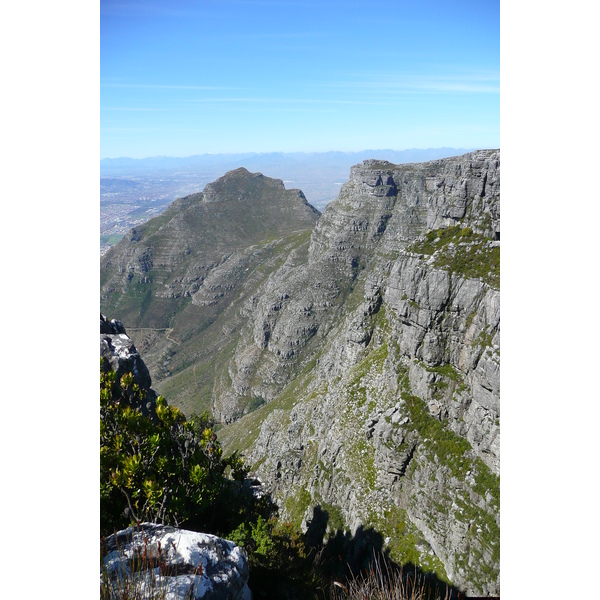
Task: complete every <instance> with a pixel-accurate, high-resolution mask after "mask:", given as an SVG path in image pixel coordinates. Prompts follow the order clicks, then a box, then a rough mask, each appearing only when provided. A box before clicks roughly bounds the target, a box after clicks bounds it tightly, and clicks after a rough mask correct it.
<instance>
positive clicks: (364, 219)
mask: <svg viewBox="0 0 600 600" xmlns="http://www.w3.org/2000/svg"><path fill="white" fill-rule="evenodd" d="M499 162H500V161H499V152H496V151H480V152H476V153H472V154H469V155H466V156H463V157H458V158H456V159H445V160H441V161H434V162H432V163H425V164H418V165H401V166H394V165H391V164H389V163H388V164H384V163H381V162H378V161H366V162H365V163H363V164H362V165H360V166H357V167H354V168H353V169H352V173H351V178H350V180H349V182H348V183H347V184H346V185H344V186H343V188H342V190H341V192H340V195H339V197H338V199H337V200H336V201H334V202H333V203H331V204H330V205H329V206H328V207H327V208H326V209H325V211H324V213H323V216H322V217H321V219H320V220H319V222H318V223H317V226H316V228H315V231H314V233H313V235H312V237H311V241H310V246H309V248H308V251H307V256H306V257H304V262H301V263H300V262H298V263H296V262H295V261H289V262H290V264H289V265H288V266H287V268H286V269H285V270H280V271H276V272H274V273H273V274H272V275H271V277H270V279H269V280H268V281H267V282H266V284H265V285H264V286H263V287H262V288H260V291H259V293H258V294H257V295H256V298H255V299H254V301H253V302H248V303H247V304H246V306H245V308H244V310H245V317H246V319H247V321H246V325H245V332H246V337H245V339H246V344H245V345H244V347H243V350H238V352H237V353H236V354H235V355H234V357H233V360H232V363H231V367H230V375H231V380H232V385H231V388H230V389H229V390H228V391H227V393H225V394H223V395H222V396H220V398H219V399H216V401H215V403H216V409H217V411H220V413H221V415H223V417H224V419H225V420H226V419H227V417H228V411H229V408H230V406H232V400H231V399H232V398H234V397H235V395H236V393H237V394H239V393H240V392H241V391H242V389H243V387H242V386H243V385H244V384H245V385H247V386H248V388H251V389H252V391H248V389H246V390H244V393H245V394H247V395H251V396H252V395H260V396H261V397H263V398H265V399H267V400H272V401H271V402H270V403H269V404H267V405H266V406H263V407H261V408H259V409H258V410H257V411H256V412H254V413H252V414H250V415H248V416H246V417H244V418H243V419H242V420H241V421H239V422H238V423H234V424H233V425H230V426H229V427H227V428H225V430H224V431H223V432H222V434H221V436H222V439H223V440H224V441H225V443H226V444H227V443H229V444H230V445H232V446H233V447H240V448H248V449H249V450H248V458H249V460H250V462H251V463H254V464H255V467H256V472H257V474H258V475H259V476H260V477H261V478H262V479H263V480H265V481H266V482H267V483H268V484H269V485H270V486H272V488H273V490H274V493H275V495H276V496H277V497H278V498H279V499H280V502H281V506H282V509H283V510H284V512H285V513H286V515H287V516H288V517H289V518H292V519H293V520H295V521H296V522H297V523H298V524H300V523H301V524H303V525H304V526H306V524H307V523H308V522H309V521H310V519H311V515H312V511H313V507H314V506H316V505H319V506H320V507H321V508H322V509H323V508H326V509H327V511H328V513H329V515H330V519H331V521H332V523H334V522H335V523H336V524H337V526H339V525H340V523H343V527H345V528H347V529H348V530H349V531H351V532H354V531H356V530H357V528H358V527H359V526H361V525H362V526H372V527H375V528H376V529H377V530H378V531H380V532H381V533H382V534H383V535H385V538H386V541H387V544H388V547H389V548H390V549H391V551H392V553H393V555H394V556H396V557H398V559H399V560H405V561H408V560H410V561H412V562H417V563H418V564H419V565H422V566H424V567H425V568H427V569H430V570H434V571H436V572H437V573H438V575H440V576H441V577H447V578H448V579H449V580H451V581H452V582H453V583H454V584H456V585H458V586H459V587H461V588H463V589H465V590H466V591H467V592H468V593H471V594H487V593H491V594H495V593H498V592H499V578H498V575H499V478H498V476H499V419H500V409H499V341H500V314H499V243H500V242H499V232H500V223H499ZM238 348H240V346H238ZM290 372H292V373H293V377H290V376H287V374H288V373H290ZM282 384H283V385H285V384H287V386H286V387H284V388H283V389H281V385H282ZM236 386H237V387H236ZM252 386H253V388H252ZM278 386H279V387H278Z"/></svg>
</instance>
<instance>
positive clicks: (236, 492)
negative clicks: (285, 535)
mask: <svg viewBox="0 0 600 600" xmlns="http://www.w3.org/2000/svg"><path fill="white" fill-rule="evenodd" d="M146 395H147V393H146V391H145V390H143V389H140V388H139V386H138V385H137V384H135V383H133V376H132V375H131V374H125V375H123V376H122V377H121V379H120V381H117V378H116V374H115V373H114V371H110V370H104V369H103V368H102V364H101V370H100V530H101V532H102V533H111V532H112V531H113V530H115V529H122V528H124V527H127V526H129V525H132V524H134V523H136V522H139V521H152V522H157V523H166V524H173V525H182V524H185V525H186V526H187V527H189V528H192V529H194V528H196V529H198V530H202V531H208V532H217V533H219V532H225V531H227V530H229V529H231V528H232V527H233V526H236V525H237V522H238V521H239V520H244V519H246V518H247V517H248V516H249V515H250V516H251V515H256V514H262V513H263V512H265V510H267V511H268V510H269V507H267V506H263V505H261V504H260V503H257V502H255V501H254V500H253V499H252V498H251V497H242V492H241V482H242V480H243V479H244V477H245V469H244V467H243V464H242V461H241V459H240V458H239V457H238V456H237V455H236V454H233V455H232V456H230V457H229V458H227V459H223V457H222V450H221V446H220V444H219V442H218V441H217V438H216V434H215V433H214V431H213V429H212V424H211V422H210V420H209V418H208V416H207V415H206V414H205V415H203V416H201V417H196V416H193V417H192V418H191V419H189V420H188V419H186V417H185V415H184V414H183V413H182V412H181V411H180V410H179V409H177V408H175V407H171V406H168V405H167V403H166V401H165V399H164V398H163V397H162V396H159V397H158V398H157V399H156V404H155V408H151V409H148V408H147V407H146V400H147V398H146Z"/></svg>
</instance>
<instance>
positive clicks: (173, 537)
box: [101, 523, 252, 600]
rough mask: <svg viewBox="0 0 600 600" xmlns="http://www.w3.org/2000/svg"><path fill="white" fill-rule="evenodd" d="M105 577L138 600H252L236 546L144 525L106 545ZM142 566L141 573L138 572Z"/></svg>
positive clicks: (243, 559) (245, 564)
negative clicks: (134, 593)
mask: <svg viewBox="0 0 600 600" xmlns="http://www.w3.org/2000/svg"><path fill="white" fill-rule="evenodd" d="M103 546H104V547H103V557H102V559H103V569H102V573H101V578H103V580H104V581H105V582H110V583H109V585H110V587H111V588H112V589H113V590H115V591H118V590H119V589H120V588H124V589H126V586H129V588H128V589H129V592H131V587H130V586H131V585H132V583H133V584H134V585H135V588H136V589H137V590H138V592H139V595H136V597H139V598H148V599H150V598H155V597H160V598H164V599H165V600H189V599H190V598H193V599H198V600H199V599H200V598H202V599H203V600H251V599H252V593H251V592H250V589H249V588H248V560H247V558H246V555H245V553H244V551H243V550H242V549H241V548H239V547H238V546H236V545H235V544H234V543H233V542H229V541H227V540H224V539H221V538H219V537H216V536H214V535H209V534H206V533H197V532H195V531H188V530H185V529H178V528H176V527H170V526H166V525H155V524H153V523H141V524H140V525H139V526H136V527H129V528H127V529H124V530H122V531H119V532H117V533H116V534H113V535H111V536H109V537H108V538H106V539H105V540H104V541H103ZM140 567H143V568H140Z"/></svg>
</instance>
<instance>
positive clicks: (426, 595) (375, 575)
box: [329, 556, 451, 600]
mask: <svg viewBox="0 0 600 600" xmlns="http://www.w3.org/2000/svg"><path fill="white" fill-rule="evenodd" d="M450 597H451V595H450V590H449V589H448V588H446V592H445V594H444V595H443V596H442V595H441V594H440V593H438V592H436V591H435V590H434V589H433V588H432V586H431V585H430V584H429V582H427V581H426V579H425V577H424V576H423V575H419V574H417V575H414V574H413V573H408V574H404V572H403V571H402V569H401V568H399V567H396V566H391V565H389V564H388V562H387V561H386V560H385V558H379V557H378V556H375V557H374V561H373V564H372V566H371V567H370V568H369V569H368V570H367V571H366V572H364V573H361V574H360V575H356V576H353V577H350V578H349V579H348V580H347V581H346V582H345V583H344V584H342V583H340V582H338V581H334V582H333V583H332V584H331V590H330V593H329V598H330V600H450Z"/></svg>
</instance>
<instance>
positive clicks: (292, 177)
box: [100, 148, 471, 256]
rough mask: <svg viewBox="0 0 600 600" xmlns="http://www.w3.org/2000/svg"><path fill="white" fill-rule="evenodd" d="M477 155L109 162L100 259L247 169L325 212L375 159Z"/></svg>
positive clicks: (435, 152) (103, 166)
mask: <svg viewBox="0 0 600 600" xmlns="http://www.w3.org/2000/svg"><path fill="white" fill-rule="evenodd" d="M470 150H471V149H457V148H436V149H426V150H401V151H394V150H364V151H362V152H323V153H268V154H255V153H250V154H203V155H198V156H191V157H186V158H172V157H156V158H144V159H131V158H115V159H111V158H107V159H103V160H101V161H100V255H101V256H102V255H103V254H104V253H105V252H106V251H107V250H108V249H109V248H110V247H111V246H112V245H114V244H116V243H117V242H118V241H119V240H120V239H121V238H122V237H123V236H124V235H125V234H126V233H127V232H128V231H129V230H130V229H132V228H133V227H135V226H137V225H140V224H142V223H144V222H146V221H148V220H149V219H151V218H152V217H155V216H156V215H159V214H160V213H161V212H163V211H164V210H165V209H166V208H167V207H168V206H169V204H171V202H173V200H176V199H177V198H181V197H183V196H187V195H189V194H193V193H197V192H201V191H202V190H203V189H204V186H205V185H206V184H207V183H210V182H212V181H214V180H215V179H218V178H219V177H221V176H222V175H224V174H225V173H226V172H227V171H231V170H232V169H237V168H238V167H245V168H246V169H248V170H249V171H251V172H260V173H263V175H267V176H268V177H275V178H277V179H281V180H282V181H283V183H284V185H285V187H286V188H287V189H301V190H302V191H303V192H304V195H305V196H306V199H307V200H308V202H310V203H311V204H312V205H313V206H315V207H316V208H317V209H319V210H320V211H322V210H323V209H324V208H325V206H327V204H328V203H329V202H331V200H333V199H335V198H336V197H337V195H338V193H339V190H340V187H341V186H342V184H343V183H345V182H346V181H347V180H348V177H349V174H350V167H351V166H352V165H355V164H358V163H360V162H362V161H363V160H366V159H369V158H376V159H381V160H388V161H390V162H392V163H395V164H399V163H407V162H422V161H427V160H435V159H438V158H445V157H447V156H457V155H459V154H464V153H466V152H469V151H470Z"/></svg>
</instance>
